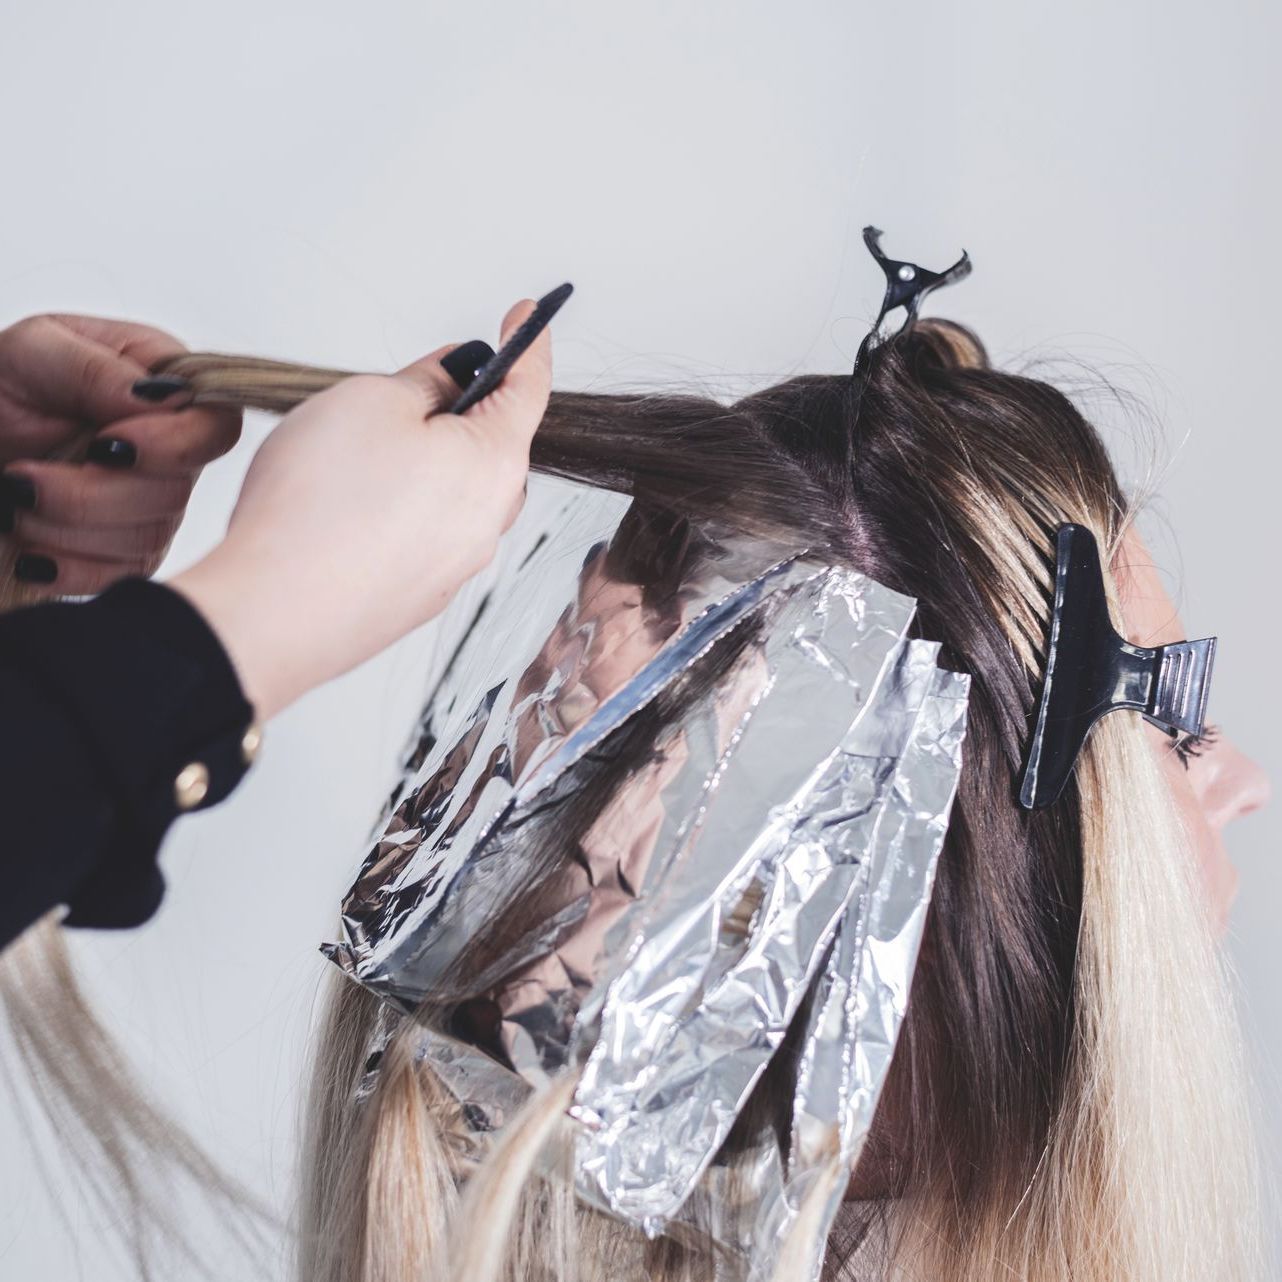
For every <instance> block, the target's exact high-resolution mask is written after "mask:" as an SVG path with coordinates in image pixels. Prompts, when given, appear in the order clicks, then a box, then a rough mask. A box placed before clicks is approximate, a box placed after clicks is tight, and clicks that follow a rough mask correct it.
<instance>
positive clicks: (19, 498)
mask: <svg viewBox="0 0 1282 1282" xmlns="http://www.w3.org/2000/svg"><path fill="white" fill-rule="evenodd" d="M0 503H3V504H5V505H6V506H8V507H11V508H15V507H20V508H25V509H26V510H27V511H28V512H30V511H31V509H32V508H34V507H35V505H36V487H35V486H34V485H33V484H32V483H31V482H30V481H29V480H27V478H26V477H25V476H3V475H0Z"/></svg>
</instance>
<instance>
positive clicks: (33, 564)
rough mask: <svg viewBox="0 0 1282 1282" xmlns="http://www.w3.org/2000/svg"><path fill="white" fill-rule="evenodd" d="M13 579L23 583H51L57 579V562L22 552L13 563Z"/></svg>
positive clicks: (47, 557)
mask: <svg viewBox="0 0 1282 1282" xmlns="http://www.w3.org/2000/svg"><path fill="white" fill-rule="evenodd" d="M13 577H14V578H15V579H18V580H20V581H21V582H23V583H52V582H53V581H54V579H56V578H57V577H58V562H57V561H55V560H54V559H53V558H52V557H49V556H40V555H39V554H38V553H35V552H24V553H23V554H22V555H21V556H20V557H19V558H18V559H17V561H15V562H14V565H13Z"/></svg>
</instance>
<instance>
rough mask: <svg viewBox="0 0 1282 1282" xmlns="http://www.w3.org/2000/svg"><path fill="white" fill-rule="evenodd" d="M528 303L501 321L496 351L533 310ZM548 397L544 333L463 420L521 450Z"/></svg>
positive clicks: (548, 343)
mask: <svg viewBox="0 0 1282 1282" xmlns="http://www.w3.org/2000/svg"><path fill="white" fill-rule="evenodd" d="M534 308H535V304H534V302H533V301H532V300H531V299H528V298H526V299H522V300H521V302H519V303H517V304H516V305H515V306H514V307H511V308H509V310H508V313H507V315H506V316H505V317H504V318H503V327H502V337H501V340H500V347H501V346H502V344H503V343H506V342H507V341H508V339H509V338H511V337H512V335H513V334H514V333H515V332H516V330H517V328H518V327H519V326H520V325H521V323H522V322H523V321H524V320H525V319H526V318H527V317H528V316H529V315H530V313H531V312H532V311H533V310H534ZM551 394H552V335H551V331H550V330H548V329H544V330H543V331H542V332H541V333H540V334H539V336H538V337H537V338H536V339H535V340H534V342H533V343H531V344H530V347H529V349H528V350H527V351H525V352H523V353H522V354H521V356H520V358H519V359H518V360H517V362H516V364H515V365H513V366H512V368H511V369H510V370H508V372H507V374H506V376H505V377H504V379H503V382H502V383H500V384H499V386H498V387H497V388H495V390H494V391H493V392H491V393H490V395H489V396H487V397H486V398H485V399H484V400H483V401H481V402H480V403H479V404H478V405H475V406H473V407H472V408H471V409H470V410H468V411H467V414H466V417H467V418H468V419H469V420H472V421H474V422H476V424H477V425H478V427H480V428H481V429H482V430H484V431H486V432H491V431H492V432H496V433H501V434H502V435H504V436H506V437H509V438H511V439H513V440H514V441H516V442H518V443H520V444H522V445H523V446H527V447H528V445H529V442H530V438H531V437H532V436H533V435H534V431H535V428H537V427H538V425H539V422H540V421H541V420H542V418H543V415H544V413H545V411H546V410H547V407H548V397H549V396H550V395H551Z"/></svg>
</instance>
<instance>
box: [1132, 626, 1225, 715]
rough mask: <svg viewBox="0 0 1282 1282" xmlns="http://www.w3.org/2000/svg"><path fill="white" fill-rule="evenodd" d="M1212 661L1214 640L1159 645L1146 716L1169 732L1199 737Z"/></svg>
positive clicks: (1209, 682)
mask: <svg viewBox="0 0 1282 1282" xmlns="http://www.w3.org/2000/svg"><path fill="white" fill-rule="evenodd" d="M1214 661H1215V638H1214V637H1206V638H1205V639H1204V640H1201V641H1177V642H1174V643H1173V644H1171V645H1164V646H1162V647H1161V659H1160V661H1159V664H1158V670H1157V680H1156V681H1155V682H1154V683H1153V694H1152V698H1151V700H1150V702H1149V708H1148V716H1149V717H1151V718H1152V719H1153V720H1154V721H1160V722H1161V723H1162V724H1163V725H1164V726H1168V727H1170V728H1171V729H1172V730H1182V731H1183V732H1184V733H1185V734H1201V733H1202V729H1203V725H1204V724H1205V720H1206V699H1207V694H1208V692H1209V690H1210V685H1211V667H1212V665H1213V663H1214Z"/></svg>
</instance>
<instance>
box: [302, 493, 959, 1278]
mask: <svg viewBox="0 0 1282 1282" xmlns="http://www.w3.org/2000/svg"><path fill="white" fill-rule="evenodd" d="M627 519H628V518H627V517H626V515H625V511H624V505H622V504H621V503H620V501H619V500H617V499H612V498H609V497H606V498H604V499H603V497H602V496H596V495H580V496H576V497H575V498H573V499H572V500H571V501H570V502H569V503H568V504H567V506H566V507H565V508H564V509H563V511H562V512H561V514H560V516H559V518H558V520H557V522H556V523H555V526H554V528H553V529H552V530H551V531H550V532H549V534H548V536H547V537H546V538H545V539H544V540H543V541H542V542H541V543H540V544H539V546H538V547H537V548H536V550H535V552H534V553H533V554H532V555H531V556H530V557H528V558H526V560H525V561H524V562H523V563H521V564H520V565H519V566H515V567H511V568H509V570H508V571H507V573H506V574H505V575H502V576H500V579H499V581H498V583H497V584H496V586H495V589H494V591H493V594H492V598H491V604H490V607H489V609H488V611H487V612H486V614H485V615H483V616H482V618H481V621H480V623H479V625H478V626H476V627H474V628H473V629H472V631H471V633H470V634H469V636H468V638H467V640H466V641H465V643H464V644H463V646H462V647H461V649H460V651H459V652H458V654H457V655H456V656H455V659H454V661H453V662H452V663H451V665H450V668H449V671H448V673H447V676H446V678H445V679H444V680H443V681H442V683H441V686H440V688H439V689H438V691H437V693H436V695H435V697H434V699H433V701H432V705H431V707H430V709H429V714H428V716H427V717H426V718H425V725H426V726H427V727H428V732H427V733H426V735H425V737H424V740H423V742H422V743H421V744H420V745H419V749H418V751H416V753H415V754H413V756H412V758H411V766H410V768H409V769H408V770H407V775H406V778H405V780H404V782H403V784H402V786H401V787H400V788H399V789H398V790H397V792H396V794H395V795H394V797H393V802H392V805H391V808H390V813H389V816H388V818H387V819H386V821H385V822H384V823H383V824H382V825H381V831H380V833H379V837H378V841H377V843H376V845H375V847H374V850H373V851H372V852H371V854H370V855H369V857H368V858H367V860H366V862H365V864H364V866H363V867H362V870H361V874H360V876H359V877H358V879H357V882H356V884H355V885H354V886H353V888H352V890H351V892H349V895H348V897H347V898H346V900H345V901H344V908H343V918H342V925H343V939H342V941H341V942H339V943H337V944H334V945H328V946H326V951H327V952H328V954H329V955H330V956H331V957H332V958H333V959H334V960H335V961H336V962H337V963H338V964H339V965H340V966H342V967H343V969H344V970H345V971H346V972H347V973H348V974H349V975H351V976H352V977H353V978H354V979H356V980H357V981H358V982H360V983H362V984H364V985H365V986H366V987H368V988H370V989H371V990H372V991H374V992H376V993H377V994H379V995H380V996H381V997H383V998H384V1000H386V1001H387V1002H389V1003H390V1005H391V1007H392V1008H393V1009H395V1010H396V1011H400V1012H404V1013H408V1012H410V1011H414V1010H416V1009H417V1008H419V1007H420V1005H421V1004H422V1003H423V1002H424V1001H425V1000H426V1001H428V1002H429V1003H430V1004H431V1009H430V1010H427V1011H422V1012H420V1013H419V1015H418V1017H417V1018H418V1019H419V1020H420V1021H422V1023H421V1024H420V1026H419V1027H418V1029H417V1030H416V1032H417V1036H418V1038H419V1042H418V1054H419V1055H420V1056H421V1057H422V1059H423V1060H424V1061H425V1062H427V1063H429V1064H430V1065H431V1066H432V1068H433V1069H434V1071H435V1072H436V1074H437V1076H438V1077H439V1078H440V1079H441V1081H442V1082H443V1083H444V1084H445V1085H446V1086H447V1088H448V1089H450V1090H451V1091H452V1092H453V1093H454V1094H455V1095H456V1096H457V1098H458V1099H459V1100H460V1102H461V1103H462V1104H463V1105H464V1108H463V1110H462V1111H463V1115H464V1117H465V1118H466V1119H468V1126H469V1129H470V1131H471V1134H470V1135H469V1137H467V1138H468V1140H469V1143H472V1144H474V1145H475V1144H477V1143H478V1142H479V1143H480V1144H481V1145H482V1146H483V1143H484V1140H485V1137H486V1136H488V1134H489V1133H491V1132H494V1131H497V1130H501V1129H502V1127H503V1125H504V1124H505V1122H506V1120H507V1118H508V1117H510V1115H511V1113H512V1112H513V1110H514V1109H516V1108H517V1107H519V1104H520V1102H521V1101H522V1100H523V1099H524V1098H525V1096H526V1095H527V1094H528V1092H529V1090H530V1089H531V1088H532V1087H533V1086H535V1085H537V1084H539V1083H540V1082H542V1081H543V1080H545V1078H546V1077H547V1076H548V1075H549V1074H552V1073H554V1072H557V1071H560V1070H561V1069H563V1068H565V1067H566V1066H571V1067H575V1068H578V1069H579V1070H580V1071H581V1080H580V1083H579V1087H578V1089H577V1091H576V1095H575V1099H574V1103H573V1105H572V1108H571V1116H572V1118H573V1119H575V1122H576V1123H577V1125H576V1128H575V1152H576V1181H577V1187H578V1190H579V1193H580V1195H581V1196H582V1197H583V1198H584V1200H586V1201H588V1202H589V1203H591V1204H593V1205H595V1206H598V1207H601V1208H604V1209H607V1210H608V1211H610V1212H611V1213H612V1214H614V1215H616V1216H618V1217H620V1218H621V1219H624V1220H625V1221H627V1222H629V1223H631V1224H634V1225H636V1226H638V1227H640V1228H642V1229H643V1230H645V1231H646V1232H648V1233H651V1234H655V1233H659V1232H665V1231H673V1230H674V1228H676V1227H679V1226H682V1225H688V1226H694V1227H695V1228H696V1229H697V1231H698V1232H700V1233H703V1234H707V1233H711V1234H712V1236H713V1237H714V1238H715V1239H716V1240H717V1241H719V1242H720V1243H721V1244H722V1245H723V1246H724V1247H726V1248H728V1249H730V1251H731V1252H732V1253H733V1254H735V1255H736V1256H737V1258H739V1259H741V1260H742V1261H745V1262H747V1261H751V1262H753V1263H752V1264H751V1265H748V1264H747V1263H745V1265H744V1268H743V1269H742V1270H741V1271H740V1274H739V1275H744V1276H746V1274H747V1272H748V1271H749V1270H751V1271H754V1272H755V1271H759V1270H761V1269H764V1268H765V1267H766V1264H765V1262H766V1261H769V1260H771V1259H774V1258H776V1256H777V1251H778V1249H779V1245H780V1243H781V1242H783V1241H784V1240H785V1239H786V1235H787V1230H788V1228H789V1226H790V1225H791V1224H792V1223H793V1222H794V1221H795V1218H796V1215H797V1213H798V1210H799V1208H800V1206H801V1201H802V1199H803V1198H804V1197H805V1196H806V1195H807V1191H808V1190H811V1189H814V1188H816V1187H819V1186H820V1185H822V1187H820V1192H825V1190H826V1193H825V1196H826V1197H827V1199H828V1203H827V1204H826V1206H825V1214H828V1215H831V1214H833V1213H835V1211H836V1209H837V1206H838V1204H839V1197H840V1190H837V1191H835V1192H834V1190H836V1189H837V1184H840V1185H841V1186H842V1187H843V1188H844V1181H838V1182H837V1184H833V1183H832V1180H831V1178H829V1182H828V1184H823V1183H822V1177H823V1175H824V1172H829V1174H830V1173H831V1170H832V1169H833V1165H834V1163H836V1164H838V1165H839V1166H840V1167H841V1169H843V1170H846V1171H848V1170H850V1169H852V1168H853V1165H854V1163H855V1161H856V1160H857V1158H858V1153H859V1147H860V1144H861V1143H862V1140H863V1137H864V1135H865V1134H866V1132H867V1128H868V1125H869V1124H870V1122H871V1119H872V1115H873V1111H874V1110H875V1107H876V1102H877V1097H878V1093H879V1091H880V1088H881V1085H882V1082H883V1081H884V1077H885V1073H886V1070H887V1067H888V1065H889V1060H890V1056H891V1053H892V1052H893V1048H894V1042H895V1037H896V1035H897V1033H898V1031H899V1028H900V1026H901V1025H902V1021H903V1017H904V1011H905V1005H906V1000H907V993H908V988H909V985H910V983H911V978H912V972H913V968H914V965H915V961H916V955H917V949H918V946H919V943H920V937H921V930H922V926H923V923H924V920H925V914H926V910H927V907H928V904H929V897H930V890H931V885H932V881H933V873H934V866H935V860H936V858H937V856H938V852H939V848H940V845H941V843H942V841H943V837H944V833H945V830H946V826H947V818H948V813H949V808H950V806H951V802H952V798H953V795H954V791H955V787H956V781H957V774H958V770H959V768H960V753H961V743H962V739H963V736H964V731H965V699H966V693H967V682H966V679H965V678H964V677H960V676H956V675H955V674H950V673H946V672H942V671H941V670H939V669H938V667H937V654H936V647H935V646H933V645H932V644H930V643H926V642H921V641H915V640H910V639H909V634H910V629H911V625H912V619H913V614H914V603H913V602H912V601H911V600H909V599H907V598H905V597H902V596H901V595H899V594H897V593H894V592H892V591H890V590H889V589H886V588H884V587H883V586H881V585H879V584H877V583H874V582H872V581H871V580H869V579H867V578H866V577H865V576H862V575H859V574H856V573H854V572H852V571H849V570H846V569H843V568H835V567H824V566H820V565H816V564H813V563H811V562H808V561H807V560H805V558H804V557H799V556H797V555H796V554H795V552H794V551H793V550H790V549H787V548H783V547H780V546H777V545H771V544H768V543H762V542H759V541H749V540H733V539H731V540H727V539H718V538H716V537H715V536H714V535H713V534H712V533H710V532H708V531H697V532H695V535H694V537H693V538H692V540H691V544H690V548H691V552H690V555H688V556H686V557H684V558H683V559H682V560H681V561H680V563H679V568H680V571H681V573H680V577H679V580H678V581H676V582H675V583H674V584H673V585H671V586H672V591H670V592H668V593H666V594H665V595H664V596H663V598H662V600H661V602H658V603H656V601H654V600H651V599H648V598H647V593H646V589H645V587H644V586H643V584H642V583H634V582H632V581H631V577H636V576H635V575H633V576H631V577H630V576H629V574H628V573H624V574H619V573H618V565H619V559H618V557H617V556H616V553H617V552H618V550H619V545H620V542H621V541H623V536H624V533H625V530H624V526H625V525H626V522H627ZM612 532H613V534H612ZM611 536H612V538H613V542H610V541H609V540H610V538H611ZM567 599H568V600H569V601H570V604H569V605H568V606H565V605H564V602H565V601H566V600H567ZM722 655H725V656H728V658H727V661H726V662H725V663H724V664H721V665H720V666H715V665H713V663H712V661H713V660H718V662H719V659H718V656H722ZM696 677H698V678H699V679H698V680H696V679H695V678H696ZM666 692H672V694H671V697H670V698H669V701H668V703H656V701H657V700H659V701H661V700H662V699H664V697H665V693H666ZM678 696H680V697H678ZM651 705H654V706H655V707H662V708H664V709H666V712H665V716H666V718H667V719H666V720H664V719H663V718H659V725H658V729H656V730H654V732H653V736H652V737H651V738H650V739H647V742H648V743H649V744H650V746H651V751H650V752H649V754H648V756H647V757H646V758H645V759H644V760H642V761H639V762H638V761H637V760H635V752H633V756H632V757H628V755H627V754H626V753H625V754H624V757H623V759H622V760H623V762H624V763H625V764H627V765H628V769H627V771H626V772H625V774H624V775H623V776H622V777H619V776H617V775H615V776H610V783H609V786H608V787H605V788H604V790H602V789H603V785H601V784H600V783H599V780H600V779H601V778H603V775H602V773H601V772H602V770H605V771H606V773H607V774H608V772H609V767H610V763H611V754H613V753H615V752H617V751H619V749H618V747H617V743H618V739H617V735H616V732H618V734H622V735H624V737H625V738H626V735H627V728H628V727H629V726H630V725H632V724H633V723H634V722H636V720H637V718H639V717H640V716H641V715H642V714H643V713H644V712H645V711H646V710H647V709H650V708H651ZM673 709H675V710H676V711H675V712H674V711H673ZM656 715H657V714H656ZM649 724H650V723H647V725H649ZM648 733H649V732H648V731H647V734H648ZM611 736H615V737H613V738H612V737H611ZM580 794H582V795H584V796H589V797H593V798H596V797H597V796H598V795H599V796H600V798H601V800H600V802H599V804H598V812H596V813H593V814H592V815H590V816H589V819H588V820H584V819H583V817H582V814H581V813H580V817H579V819H578V820H576V821H575V822H577V823H578V824H579V827H577V828H573V827H572V826H571V827H565V824H566V822H567V816H571V815H573V814H574V813H575V807H576V805H579V797H580ZM581 810H582V807H581V806H580V811H581ZM558 825H560V826H561V827H564V831H565V833H566V834H570V833H571V832H572V833H573V837H572V840H571V839H570V837H568V836H567V837H566V838H565V841H563V842H562V845H565V842H566V841H568V843H569V847H572V849H571V850H570V852H569V853H570V856H571V857H569V858H562V859H561V862H560V864H558V865H557V866H555V867H553V868H552V869H551V870H550V871H549V868H548V866H547V857H546V856H547V850H548V848H549V835H551V837H552V838H553V839H554V840H553V842H552V846H553V848H557V849H559V847H556V841H555V838H556V837H557V835H558V833H559V832H560V831H561V827H558ZM523 899H524V907H525V911H524V917H523V919H522V917H521V915H520V914H518V916H517V917H513V918H511V921H512V922H513V926H512V929H511V931H510V932H509V933H503V934H502V938H501V939H499V940H497V941H495V940H492V939H491V940H490V946H489V947H488V948H487V949H486V950H485V951H484V953H482V954H478V953H477V951H476V941H477V940H478V939H479V938H482V937H486V936H487V934H488V935H489V936H493V935H494V933H495V931H494V924H495V921H496V914H497V913H501V912H504V911H506V908H507V907H510V905H512V904H513V903H521V902H522V901H523ZM535 907H537V911H535V910H534V909H535ZM503 920H504V921H507V920H509V918H503ZM455 999H459V1000H462V1001H463V1002H464V1004H465V1005H467V1006H468V1007H469V1009H471V1008H474V1007H475V1008H479V1009H480V1010H481V1011H482V1014H483V1016H484V1017H483V1018H482V1019H480V1020H479V1021H475V1022H474V1023H473V1024H471V1025H469V1024H468V1022H467V1021H463V1022H462V1023H460V1022H459V1021H458V1020H457V1019H456V1018H454V1017H453V1015H452V1014H451V1010H452V1007H451V1003H452V1002H454V1001H455ZM401 1023H402V1021H401V1019H400V1018H399V1016H398V1017H394V1018H392V1019H390V1020H389V1021H388V1025H387V1028H385V1029H383V1030H381V1031H380V1041H385V1040H386V1038H387V1037H389V1036H391V1035H392V1033H393V1031H394V1028H395V1026H397V1025H401ZM474 1030H480V1031H474ZM785 1039H786V1041H787V1043H788V1047H789V1048H790V1049H788V1050H787V1051H786V1053H781V1048H782V1047H784V1043H785ZM473 1043H474V1044H473ZM376 1073H377V1069H376V1068H372V1069H371V1073H370V1074H369V1075H367V1081H366V1083H365V1084H364V1085H363V1087H362V1092H361V1093H364V1091H365V1090H367V1089H368V1086H369V1082H370V1081H371V1080H372V1077H373V1075H375V1074H376ZM762 1090H765V1091H767V1093H768V1094H769V1095H770V1096H771V1099H770V1101H769V1102H770V1103H771V1105H772V1107H773V1108H774V1110H775V1112H776V1113H777V1112H778V1111H779V1109H782V1110H783V1112H784V1113H785V1114H790V1116H791V1121H790V1124H789V1125H787V1126H785V1127H783V1128H780V1127H778V1126H776V1125H767V1126H761V1125H758V1124H757V1123H755V1122H752V1121H751V1119H752V1117H753V1113H752V1110H751V1109H749V1110H748V1111H747V1112H745V1105H747V1104H748V1103H749V1102H750V1101H752V1100H753V1099H754V1093H756V1092H760V1091H762ZM781 1091H782V1092H784V1093H785V1097H784V1098H782V1099H780V1098H776V1097H777V1096H778V1095H779V1093H780V1092H781ZM759 1102H760V1101H759V1100H758V1103H759ZM750 1123H751V1124H750ZM754 1128H755V1129H754ZM732 1132H733V1135H732ZM781 1134H782V1135H785V1136H786V1137H787V1138H786V1139H785V1140H784V1141H781V1140H780V1139H779V1136H780V1135H781ZM728 1139H733V1141H734V1142H733V1143H732V1144H727V1140H728ZM817 1182H818V1183H817ZM696 1190H697V1192H698V1197H697V1198H696V1197H692V1194H693V1193H694V1192H695V1191H696ZM762 1276H764V1273H763V1274H762Z"/></svg>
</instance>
